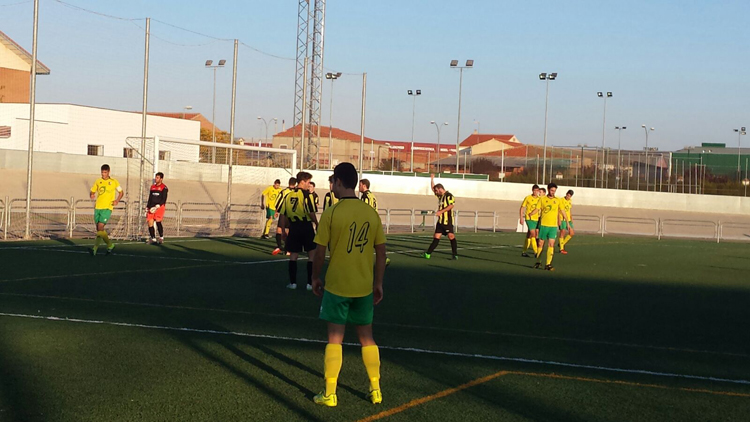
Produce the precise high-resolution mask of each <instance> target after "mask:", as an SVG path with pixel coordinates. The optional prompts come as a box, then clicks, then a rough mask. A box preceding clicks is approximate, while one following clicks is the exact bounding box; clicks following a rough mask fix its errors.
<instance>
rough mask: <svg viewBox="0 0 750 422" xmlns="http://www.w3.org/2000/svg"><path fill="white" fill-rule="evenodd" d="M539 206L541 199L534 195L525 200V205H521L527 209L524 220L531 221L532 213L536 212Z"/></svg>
mask: <svg viewBox="0 0 750 422" xmlns="http://www.w3.org/2000/svg"><path fill="white" fill-rule="evenodd" d="M537 205H539V197H538V196H534V195H529V196H527V197H526V198H524V199H523V204H521V207H525V208H526V211H525V212H524V218H525V219H526V220H531V219H532V218H531V213H532V212H534V210H536V207H537Z"/></svg>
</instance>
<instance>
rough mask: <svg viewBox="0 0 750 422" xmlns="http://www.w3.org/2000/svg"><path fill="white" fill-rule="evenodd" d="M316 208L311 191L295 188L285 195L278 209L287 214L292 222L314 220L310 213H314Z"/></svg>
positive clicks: (280, 212)
mask: <svg viewBox="0 0 750 422" xmlns="http://www.w3.org/2000/svg"><path fill="white" fill-rule="evenodd" d="M316 210H317V208H315V204H314V203H313V198H312V195H310V192H308V191H306V190H303V189H300V188H294V189H292V190H290V191H289V192H288V193H287V194H286V195H284V198H283V200H282V201H281V208H278V209H277V211H278V212H279V214H283V215H285V216H286V218H288V219H289V221H291V222H292V223H299V222H302V221H309V222H312V221H313V220H312V218H310V214H314V213H315V211H316Z"/></svg>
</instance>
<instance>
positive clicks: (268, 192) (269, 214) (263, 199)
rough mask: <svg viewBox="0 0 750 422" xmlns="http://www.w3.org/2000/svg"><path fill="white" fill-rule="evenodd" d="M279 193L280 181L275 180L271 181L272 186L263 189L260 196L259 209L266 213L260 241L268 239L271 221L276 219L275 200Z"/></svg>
mask: <svg viewBox="0 0 750 422" xmlns="http://www.w3.org/2000/svg"><path fill="white" fill-rule="evenodd" d="M280 192H281V180H279V179H276V180H274V181H273V185H271V186H269V187H267V188H265V189H264V190H263V193H261V194H260V209H261V210H265V211H266V225H265V226H264V227H263V235H261V236H260V238H261V239H268V232H269V231H271V224H273V219H274V218H276V199H277V198H278V197H279V193H280Z"/></svg>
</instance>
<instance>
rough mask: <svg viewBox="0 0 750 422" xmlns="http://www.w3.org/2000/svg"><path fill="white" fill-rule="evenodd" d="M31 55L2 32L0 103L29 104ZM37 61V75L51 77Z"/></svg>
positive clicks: (46, 69)
mask: <svg viewBox="0 0 750 422" xmlns="http://www.w3.org/2000/svg"><path fill="white" fill-rule="evenodd" d="M31 59H32V57H31V54H30V53H29V52H28V51H26V50H24V49H23V47H21V46H20V45H18V44H17V43H16V42H15V41H13V40H12V39H10V37H8V36H7V35H5V34H4V33H3V32H2V31H0V103H28V102H29V95H30V88H29V86H30V84H31ZM49 73H50V71H49V68H48V67H47V66H45V65H44V64H43V63H42V62H40V61H38V60H37V68H36V74H37V75H49Z"/></svg>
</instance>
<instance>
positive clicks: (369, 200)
mask: <svg viewBox="0 0 750 422" xmlns="http://www.w3.org/2000/svg"><path fill="white" fill-rule="evenodd" d="M361 199H362V201H363V202H364V203H365V204H367V205H369V206H371V207H372V208H373V209H374V210H375V211H377V210H378V200H377V198H375V195H373V194H372V192H370V191H369V190H366V191H364V192H362V198H361Z"/></svg>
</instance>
